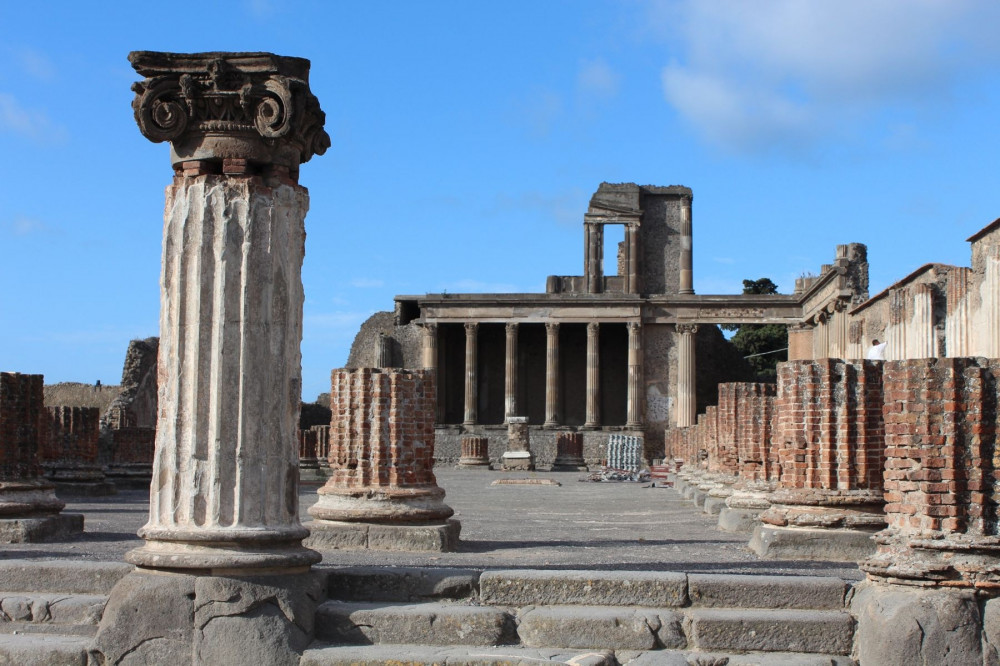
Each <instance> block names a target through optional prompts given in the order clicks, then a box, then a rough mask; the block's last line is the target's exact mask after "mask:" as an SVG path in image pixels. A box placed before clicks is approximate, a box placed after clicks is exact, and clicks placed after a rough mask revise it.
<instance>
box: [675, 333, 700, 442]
mask: <svg viewBox="0 0 1000 666" xmlns="http://www.w3.org/2000/svg"><path fill="white" fill-rule="evenodd" d="M697 332H698V327H697V326H696V325H692V324H677V333H678V334H679V335H678V340H677V419H676V421H677V426H678V427H680V428H686V427H687V426H692V425H694V424H695V415H696V413H697V410H698V404H697V402H696V400H695V382H696V379H695V378H696V376H697V375H696V371H695V333H697Z"/></svg>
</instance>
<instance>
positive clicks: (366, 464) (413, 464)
mask: <svg viewBox="0 0 1000 666" xmlns="http://www.w3.org/2000/svg"><path fill="white" fill-rule="evenodd" d="M330 406H331V409H332V410H333V417H332V420H331V423H330V467H331V472H332V474H333V476H332V478H331V479H330V482H329V484H328V485H335V486H338V487H341V488H365V487H406V486H427V485H430V486H436V484H437V481H436V479H435V478H434V473H433V471H432V467H433V464H434V410H435V391H434V373H433V372H431V371H424V370H396V369H381V370H380V369H374V368H360V369H357V370H345V369H341V370H334V371H333V374H332V377H331V389H330Z"/></svg>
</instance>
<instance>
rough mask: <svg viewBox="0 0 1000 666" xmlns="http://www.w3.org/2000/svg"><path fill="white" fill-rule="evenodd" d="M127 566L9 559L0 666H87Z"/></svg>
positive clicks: (3, 579)
mask: <svg viewBox="0 0 1000 666" xmlns="http://www.w3.org/2000/svg"><path fill="white" fill-rule="evenodd" d="M131 570H132V567H131V566H130V565H127V564H125V563H124V562H122V563H118V562H87V563H85V564H80V563H74V562H65V561H28V560H22V561H17V560H6V561H4V562H3V566H2V567H0V664H17V665H18V666H85V665H86V663H87V647H88V645H89V643H90V640H91V639H92V638H93V636H94V634H95V633H96V632H97V625H98V624H99V623H100V621H101V615H102V614H103V613H104V606H105V604H106V603H107V600H108V594H109V593H110V592H111V588H112V587H114V585H115V583H117V582H118V580H120V579H121V577H122V576H124V575H125V574H126V573H128V572H129V571H131Z"/></svg>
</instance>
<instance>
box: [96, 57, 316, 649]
mask: <svg viewBox="0 0 1000 666" xmlns="http://www.w3.org/2000/svg"><path fill="white" fill-rule="evenodd" d="M129 61H130V62H131V63H132V66H133V67H134V68H135V69H136V71H137V72H138V73H139V74H141V75H142V76H143V77H145V78H144V80H142V81H141V82H139V83H136V84H134V85H133V90H134V91H135V93H136V97H135V100H134V102H133V110H134V112H135V119H136V122H137V123H138V125H139V128H140V130H141V131H142V133H143V135H144V136H146V138H148V139H149V140H151V141H153V142H157V143H158V142H163V141H167V142H169V143H170V158H171V164H172V166H173V168H174V172H175V175H174V180H173V183H172V184H171V185H170V186H169V187H168V188H167V194H166V196H167V201H166V206H165V213H164V238H163V262H162V263H163V265H162V274H161V310H160V348H159V361H158V363H159V370H158V377H159V418H158V421H157V429H156V458H155V461H154V474H153V484H152V488H151V497H150V516H149V522H148V523H147V524H146V525H145V526H144V527H143V528H142V529H141V530H140V532H139V534H140V536H141V537H142V538H144V539H145V541H146V543H145V545H144V546H142V547H141V548H138V549H136V550H133V551H131V552H130V553H128V555H127V556H126V559H127V560H128V561H129V562H131V563H133V564H135V565H137V566H138V567H139V570H138V572H137V573H136V574H132V575H130V576H128V577H126V578H125V579H124V580H122V581H121V582H120V583H119V584H118V585H117V586H116V588H115V590H114V591H113V592H112V594H111V599H110V601H109V602H108V606H107V609H106V611H105V614H104V620H103V622H102V625H101V628H100V631H99V633H98V636H97V639H96V644H95V645H96V647H95V652H97V653H99V654H100V660H101V663H107V664H118V663H121V662H122V661H123V660H134V661H143V660H146V661H160V662H165V661H170V662H171V663H192V662H194V663H210V662H214V661H218V662H221V661H222V659H221V658H220V657H219V656H218V654H217V651H220V650H226V649H228V647H230V646H232V645H237V644H239V645H240V646H241V648H242V649H244V650H247V651H248V652H247V653H248V654H255V655H256V658H257V659H260V660H262V661H265V662H267V663H274V664H284V663H288V664H292V663H298V654H299V653H300V652H301V650H302V649H303V648H304V647H305V646H306V645H307V644H308V643H309V641H310V640H311V639H312V635H311V634H312V615H313V610H314V606H315V602H316V599H317V598H318V593H319V590H318V585H317V581H316V579H315V578H314V577H313V576H310V575H307V574H308V571H309V567H310V565H311V564H313V563H315V562H318V561H319V559H320V556H319V553H316V552H315V551H312V550H309V549H308V548H305V547H304V546H303V545H302V539H303V538H305V537H306V536H307V535H308V531H307V530H306V529H305V528H303V527H302V526H301V524H300V523H299V520H298V460H297V450H296V442H295V433H296V427H297V420H298V410H299V400H300V395H301V379H300V375H301V368H300V352H299V345H300V342H301V338H302V302H303V294H302V280H301V268H302V259H303V252H304V243H305V230H304V224H303V222H304V218H305V213H306V210H307V209H308V195H307V193H306V190H305V188H303V187H301V186H299V185H298V182H297V181H298V175H299V165H300V164H301V163H303V162H305V161H307V160H309V159H310V158H311V157H312V156H313V155H314V154H322V153H323V152H325V150H326V149H327V147H328V146H329V145H330V139H329V137H328V136H327V134H326V132H325V131H324V130H323V123H324V120H325V118H324V115H323V112H322V111H321V110H320V107H319V102H318V101H317V100H316V98H315V97H314V96H313V94H312V93H311V92H310V90H309V84H308V75H309V62H308V61H307V60H304V59H301V58H288V57H281V56H276V55H272V54H269V53H200V54H173V53H154V52H148V51H138V52H133V53H131V54H130V55H129ZM247 285H253V288H252V289H248V288H247ZM147 569H155V570H158V571H160V572H174V575H171V576H165V575H163V574H162V573H160V574H157V575H153V574H149V573H144V571H145V570H147ZM219 575H225V576H226V577H219ZM264 575H266V578H262V577H261V576H264ZM265 606H266V607H271V606H273V607H274V608H281V609H283V611H282V612H279V613H277V614H270V613H264V614H261V613H260V612H259V609H260V608H262V607H265ZM137 607H138V608H140V609H143V610H140V611H139V612H137V611H136V608H137ZM153 608H156V609H157V611H156V612H155V613H153V612H151V611H152V609H153ZM146 613H151V614H152V615H153V616H154V617H158V618H160V622H159V623H158V624H159V626H153V625H152V624H150V623H147V624H142V623H139V624H137V623H136V621H135V620H134V619H133V618H135V617H137V616H138V617H142V616H143V615H144V614H146ZM222 616H226V617H225V621H217V620H219V618H220V617H222ZM125 618H128V619H125ZM167 618H169V621H168V620H167ZM213 620H216V621H213ZM265 624H266V625H267V626H268V628H267V629H266V630H265V629H264V625H265ZM164 625H171V626H164ZM146 630H148V631H155V632H157V633H156V636H157V637H158V639H157V640H150V638H151V637H150V636H149V635H148V634H146V633H145V631H146Z"/></svg>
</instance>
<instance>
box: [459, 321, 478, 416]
mask: <svg viewBox="0 0 1000 666" xmlns="http://www.w3.org/2000/svg"><path fill="white" fill-rule="evenodd" d="M478 337H479V324H472V323H470V324H466V325H465V418H464V420H463V421H462V423H463V424H464V425H475V424H476V421H477V420H478V413H477V412H478V404H477V403H478V401H479V392H478V388H479V370H478V363H479V361H478V341H477V340H478Z"/></svg>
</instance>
